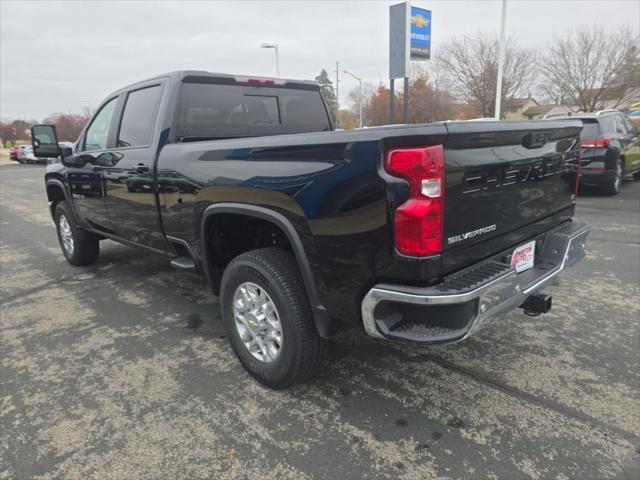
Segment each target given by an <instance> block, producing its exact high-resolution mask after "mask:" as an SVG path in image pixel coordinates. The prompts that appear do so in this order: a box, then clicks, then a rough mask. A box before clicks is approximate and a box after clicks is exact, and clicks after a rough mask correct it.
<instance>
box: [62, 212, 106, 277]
mask: <svg viewBox="0 0 640 480" xmlns="http://www.w3.org/2000/svg"><path fill="white" fill-rule="evenodd" d="M55 221H56V230H57V232H58V241H59V242H60V248H62V253H63V254H64V256H65V258H66V259H67V261H68V262H69V263H70V264H71V265H75V266H81V265H89V264H91V263H93V262H95V261H96V260H97V259H98V255H99V254H100V242H99V239H98V237H96V236H95V235H94V234H92V233H90V232H87V231H85V230H83V229H82V228H80V227H78V225H77V224H76V222H75V219H74V218H73V214H72V213H71V209H70V208H69V206H68V205H67V202H60V203H58V205H56V213H55Z"/></svg>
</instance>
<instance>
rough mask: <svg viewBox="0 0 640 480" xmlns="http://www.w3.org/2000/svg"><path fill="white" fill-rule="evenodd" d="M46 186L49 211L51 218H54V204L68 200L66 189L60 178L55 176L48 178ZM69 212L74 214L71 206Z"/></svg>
mask: <svg viewBox="0 0 640 480" xmlns="http://www.w3.org/2000/svg"><path fill="white" fill-rule="evenodd" d="M46 188H47V200H48V201H49V213H51V218H54V216H55V214H56V205H57V204H58V203H60V202H62V201H65V200H69V196H68V195H67V189H66V188H65V186H64V183H62V181H61V180H58V179H55V178H50V179H48V180H47V181H46ZM69 203H70V202H69ZM69 208H72V207H71V205H69ZM71 213H73V214H74V215H75V212H73V208H72V212H71Z"/></svg>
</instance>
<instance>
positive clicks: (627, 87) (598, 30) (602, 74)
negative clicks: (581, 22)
mask: <svg viewBox="0 0 640 480" xmlns="http://www.w3.org/2000/svg"><path fill="white" fill-rule="evenodd" d="M634 38H636V37H635V36H634V35H633V34H632V33H631V32H630V31H629V30H628V29H624V28H618V29H613V30H612V29H606V30H605V29H604V28H603V27H593V28H583V29H579V30H574V31H572V32H569V33H566V34H564V35H562V36H559V37H556V38H555V39H554V40H553V42H551V44H550V45H549V46H548V47H547V49H546V51H545V54H543V56H542V61H541V62H540V73H541V74H542V77H543V78H544V82H543V85H542V91H543V92H544V93H545V94H546V95H547V96H548V97H551V98H553V99H554V100H557V99H558V98H561V99H562V100H564V101H569V102H571V103H573V104H575V105H576V106H577V107H578V108H579V109H580V110H582V111H584V112H593V111H594V110H599V109H601V108H604V107H605V106H608V107H610V108H615V107H617V106H619V105H621V104H622V103H623V102H624V101H625V100H627V98H626V97H627V95H628V94H629V92H630V91H631V90H632V88H633V87H638V85H640V56H639V53H638V47H637V45H636V43H635V41H634Z"/></svg>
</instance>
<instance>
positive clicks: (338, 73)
mask: <svg viewBox="0 0 640 480" xmlns="http://www.w3.org/2000/svg"><path fill="white" fill-rule="evenodd" d="M339 83H340V62H339V61H337V60H336V128H338V124H339V122H340V88H339V86H338V84H339Z"/></svg>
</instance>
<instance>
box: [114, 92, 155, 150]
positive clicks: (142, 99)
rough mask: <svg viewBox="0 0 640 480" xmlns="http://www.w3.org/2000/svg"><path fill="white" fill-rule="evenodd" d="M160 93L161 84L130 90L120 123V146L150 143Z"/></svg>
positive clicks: (136, 145) (137, 145)
mask: <svg viewBox="0 0 640 480" xmlns="http://www.w3.org/2000/svg"><path fill="white" fill-rule="evenodd" d="M160 93H161V87H160V85H155V86H153V87H148V88H143V89H141V90H134V91H133V92H129V94H128V95H127V103H126V104H125V106H124V113H123V114H122V122H121V123H120V132H119V133H118V147H140V146H145V145H149V143H150V142H151V134H152V132H153V126H154V125H155V121H156V115H157V113H158V105H159V104H160Z"/></svg>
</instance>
